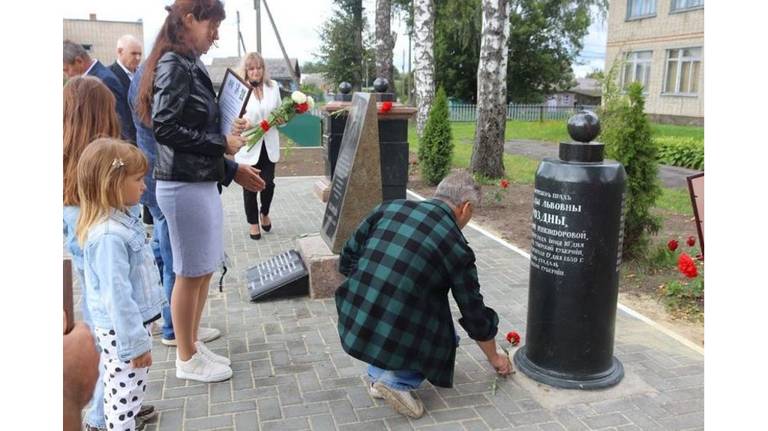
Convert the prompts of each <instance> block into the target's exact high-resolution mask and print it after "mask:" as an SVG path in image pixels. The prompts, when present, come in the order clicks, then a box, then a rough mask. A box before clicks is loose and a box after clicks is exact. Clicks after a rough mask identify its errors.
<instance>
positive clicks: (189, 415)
mask: <svg viewBox="0 0 768 431" xmlns="http://www.w3.org/2000/svg"><path fill="white" fill-rule="evenodd" d="M184 415H185V416H184V418H185V419H194V418H201V417H205V416H208V395H199V396H194V397H187V405H186V407H185V408H184Z"/></svg>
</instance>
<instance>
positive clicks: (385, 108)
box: [379, 101, 392, 114]
mask: <svg viewBox="0 0 768 431" xmlns="http://www.w3.org/2000/svg"><path fill="white" fill-rule="evenodd" d="M391 110H392V102H389V101H387V102H381V108H379V114H384V113H386V112H389V111H391Z"/></svg>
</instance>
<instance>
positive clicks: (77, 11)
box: [60, 0, 605, 77]
mask: <svg viewBox="0 0 768 431" xmlns="http://www.w3.org/2000/svg"><path fill="white" fill-rule="evenodd" d="M171 3H173V0H77V1H75V0H66V1H63V2H61V3H60V4H61V8H62V9H63V17H64V18H76V19H88V15H89V14H90V13H95V14H96V16H97V19H99V20H115V21H136V20H139V19H141V20H142V21H143V22H144V44H145V46H146V47H147V48H150V47H151V45H152V42H153V41H154V38H155V36H156V35H157V31H158V30H159V29H160V26H161V25H162V23H163V20H164V19H165V16H166V12H165V10H164V9H163V7H164V6H165V5H167V4H171ZM253 5H254V2H253V0H226V1H225V2H224V6H225V8H226V12H227V19H226V20H224V22H222V23H221V27H220V28H219V38H220V39H219V41H218V45H219V47H218V48H216V47H212V48H211V50H210V51H209V52H208V55H207V56H204V57H203V61H204V62H205V63H210V61H211V58H214V57H227V56H236V55H237V43H238V42H237V11H240V32H241V33H242V34H243V39H244V40H245V47H246V48H247V49H248V50H249V51H255V50H256V12H255V11H254V8H253ZM268 5H269V8H270V11H271V12H272V17H273V18H274V20H275V25H276V26H277V29H278V31H279V32H280V37H281V39H282V41H283V45H284V46H285V50H286V52H287V54H288V56H289V57H296V58H298V59H299V62H300V63H305V62H307V61H316V60H317V58H316V57H314V54H315V53H317V51H318V49H319V46H320V42H319V36H318V30H319V28H320V26H321V24H322V23H323V22H324V21H325V20H326V19H327V18H328V17H329V16H330V14H331V8H332V5H333V2H332V0H269V3H268ZM363 7H364V8H365V13H366V15H367V16H368V23H369V26H370V28H371V31H373V25H374V13H375V0H363ZM402 21H403V20H398V19H393V31H395V32H397V33H398V37H397V41H396V44H395V50H394V63H395V67H397V68H398V69H400V70H403V69H404V64H403V60H405V63H406V64H405V68H406V69H407V62H408V51H407V50H408V38H407V36H406V33H405V25H404V24H403V23H402ZM584 42H585V43H584V50H583V52H582V55H581V56H580V58H579V62H583V63H585V64H584V65H574V71H575V72H576V76H577V77H580V76H583V75H584V74H585V73H587V72H589V71H591V70H592V69H594V68H598V69H602V68H603V63H604V61H603V59H604V57H605V26H604V25H602V23H597V24H593V25H592V27H590V33H589V35H587V37H586V38H585V41H584ZM261 47H262V51H263V52H262V54H263V55H264V56H265V57H270V58H280V57H282V53H281V51H280V46H279V45H278V43H277V39H276V38H275V32H274V30H273V29H272V25H271V24H270V22H269V18H268V16H267V13H266V10H265V8H264V6H263V5H262V11H261ZM145 54H146V52H145ZM101 60H102V61H103V62H106V63H110V62H111V61H112V59H101Z"/></svg>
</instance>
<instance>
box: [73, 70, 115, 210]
mask: <svg viewBox="0 0 768 431" xmlns="http://www.w3.org/2000/svg"><path fill="white" fill-rule="evenodd" d="M115 112H116V111H115V96H114V95H112V92H111V91H110V90H109V88H107V86H106V85H104V84H103V83H102V82H101V80H99V79H98V78H95V77H93V76H78V77H76V78H72V79H70V80H69V81H67V84H66V85H64V199H63V200H64V205H79V204H80V199H79V198H78V196H77V162H78V160H80V154H82V152H83V150H84V149H85V146H86V145H88V144H89V143H90V142H92V141H93V140H94V139H96V138H102V137H104V138H106V137H110V138H118V137H120V123H119V122H118V119H117V114H116V113H115Z"/></svg>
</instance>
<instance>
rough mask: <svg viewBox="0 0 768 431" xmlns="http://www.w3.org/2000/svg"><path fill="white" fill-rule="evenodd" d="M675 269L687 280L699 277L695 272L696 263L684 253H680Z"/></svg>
mask: <svg viewBox="0 0 768 431" xmlns="http://www.w3.org/2000/svg"><path fill="white" fill-rule="evenodd" d="M677 269H679V270H680V272H682V273H683V275H685V276H686V277H688V278H696V276H697V275H699V272H698V271H697V270H696V263H695V262H694V261H693V259H691V256H688V254H686V253H680V257H679V258H678V259H677Z"/></svg>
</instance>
